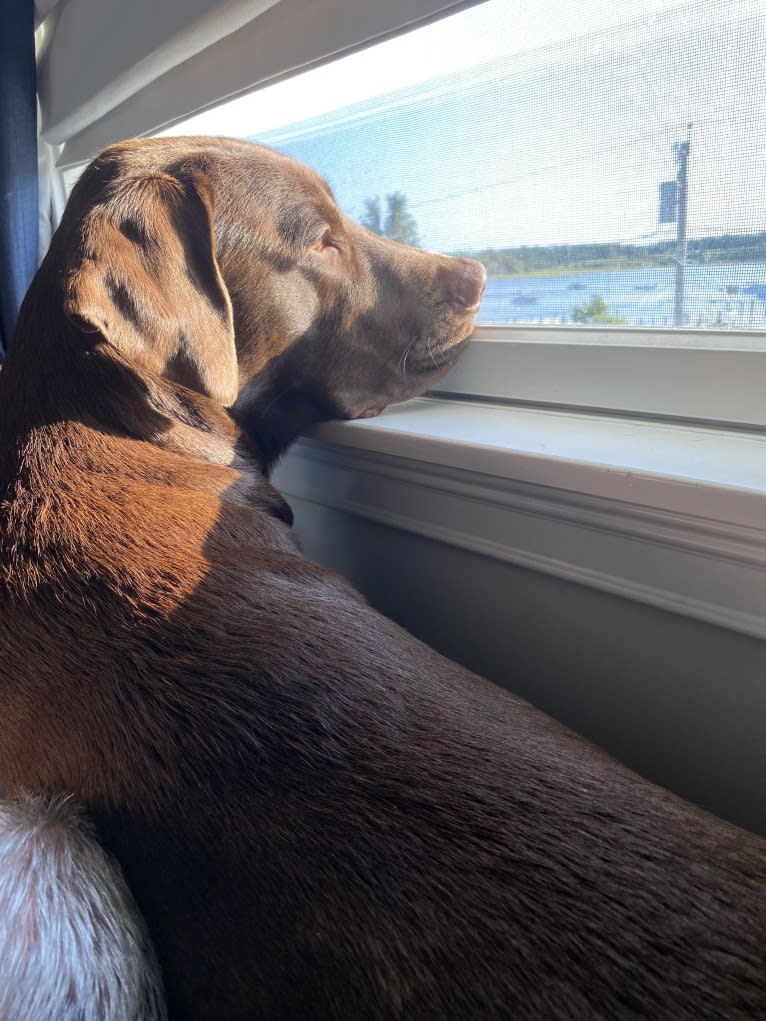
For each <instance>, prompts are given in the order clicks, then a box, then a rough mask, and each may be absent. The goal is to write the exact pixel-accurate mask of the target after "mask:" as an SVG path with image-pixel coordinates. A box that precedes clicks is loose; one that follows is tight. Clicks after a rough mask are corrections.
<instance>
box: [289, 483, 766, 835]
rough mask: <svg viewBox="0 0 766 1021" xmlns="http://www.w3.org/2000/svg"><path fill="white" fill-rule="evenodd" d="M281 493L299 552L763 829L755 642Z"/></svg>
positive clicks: (606, 743) (764, 670) (763, 712)
mask: <svg viewBox="0 0 766 1021" xmlns="http://www.w3.org/2000/svg"><path fill="white" fill-rule="evenodd" d="M287 495H288V499H289V500H290V503H291V506H292V507H293V510H294V511H295V515H296V529H297V531H298V534H299V535H300V537H301V541H302V543H303V546H304V550H305V552H306V553H307V555H308V556H310V557H312V558H313V559H315V560H318V561H320V562H322V563H325V564H327V565H328V566H331V567H333V568H335V569H336V570H339V571H340V572H341V573H343V574H345V575H346V576H347V577H349V578H350V579H351V580H352V581H353V582H354V583H355V584H356V585H357V587H358V588H359V589H360V590H361V591H362V592H364V593H365V595H367V597H368V598H369V599H370V600H371V601H372V602H373V603H374V604H375V605H376V606H377V607H378V608H379V609H380V610H381V611H382V612H383V613H386V614H387V615H389V616H390V617H393V618H394V619H395V620H397V621H398V622H399V623H401V624H402V625H403V626H405V627H406V628H408V629H409V630H410V631H411V632H413V633H414V634H416V635H417V636H418V637H420V638H422V639H423V640H424V641H426V642H428V643H429V644H430V645H432V646H433V647H434V648H436V649H438V650H439V651H440V652H443V653H444V654H446V655H447V656H450V657H451V658H453V659H455V660H458V661H459V662H461V663H463V664H464V665H465V666H467V667H469V668H470V669H472V670H475V671H476V672H478V673H480V674H483V675H484V676H485V677H488V678H490V679H491V680H493V681H496V682H497V683H499V684H501V685H504V686H506V687H508V688H510V689H512V690H513V691H515V692H517V693H518V694H520V695H521V696H523V697H524V698H526V699H528V700H529V701H530V702H532V703H534V704H535V705H537V706H539V707H540V708H542V709H544V710H545V711H546V712H549V713H550V714H551V715H553V716H556V717H557V718H559V719H560V720H562V721H563V722H564V723H566V724H568V725H569V726H571V727H573V728H574V729H576V730H578V731H580V732H581V733H582V734H584V735H585V736H587V737H588V738H590V739H591V740H593V741H595V742H596V743H597V744H600V745H601V746H603V747H604V748H606V749H607V750H609V751H610V752H611V753H612V754H614V755H615V756H617V757H618V758H620V759H622V760H623V761H624V762H625V763H627V764H628V765H630V766H632V767H633V768H634V769H636V770H638V771H639V772H640V773H642V774H643V775H645V776H646V777H648V778H650V779H652V780H654V781H655V782H657V783H660V784H662V785H664V786H666V787H669V788H670V789H672V790H674V791H675V792H676V793H678V794H681V795H682V796H684V797H686V798H688V799H689V800H691V801H694V802H696V803H698V804H700V805H702V806H703V807H705V808H708V809H710V810H711V811H714V812H716V813H717V814H719V815H721V816H723V817H726V818H729V819H731V820H733V821H735V822H737V823H739V824H740V825H743V826H746V827H748V828H750V829H754V830H756V831H758V832H763V833H766V736H765V735H764V732H763V721H764V720H765V719H766V643H764V642H762V641H759V640H758V639H755V638H748V637H746V636H743V635H739V634H735V633H734V632H729V631H727V630H725V629H723V628H718V627H712V626H708V625H705V624H703V623H699V622H697V621H694V620H691V619H688V618H686V617H681V616H676V615H674V614H671V613H667V612H664V611H661V610H656V609H653V608H651V607H647V606H643V605H640V604H638V603H633V602H631V601H628V600H626V599H621V598H616V597H614V596H610V595H607V594H604V593H601V592H598V591H595V590H591V589H588V588H585V587H582V586H579V585H575V584H571V583H568V582H565V581H561V580H558V579H556V578H553V577H550V576H547V575H542V574H537V573H535V572H533V571H528V570H525V569H522V568H517V567H514V566H511V565H509V564H506V563H500V562H497V561H494V560H492V559H490V558H488V557H483V556H479V555H476V554H472V553H468V552H465V551H463V550H460V549H457V548H455V547H452V546H448V545H444V544H442V543H439V542H435V541H432V540H428V539H423V538H420V537H418V536H414V535H412V534H410V533H407V532H404V531H400V530H398V529H394V528H389V527H386V526H382V525H379V524H376V523H373V522H370V521H368V520H365V519H362V518H359V517H355V516H353V515H350V514H346V513H342V512H339V511H337V510H334V509H332V508H329V507H327V506H323V505H319V504H317V503H312V502H309V501H307V500H302V499H298V498H295V497H293V496H290V494H287Z"/></svg>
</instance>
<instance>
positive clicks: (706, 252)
mask: <svg viewBox="0 0 766 1021" xmlns="http://www.w3.org/2000/svg"><path fill="white" fill-rule="evenodd" d="M675 248H676V244H675V241H662V242H657V243H655V244H652V245H623V244H588V245H521V246H519V247H518V248H485V249H482V250H479V251H477V250H475V249H474V250H462V251H460V252H454V253H452V254H455V255H467V256H470V257H472V258H474V259H478V260H479V262H482V263H483V264H484V265H485V267H486V269H487V274H488V276H489V277H490V278H491V279H493V278H494V279H501V278H505V277H525V276H536V277H540V276H563V275H569V274H576V273H583V274H585V273H614V272H620V271H623V272H629V271H631V270H639V269H664V268H669V267H671V268H672V267H673V266H675V264H676V262H675V258H674V254H675ZM687 259H688V265H690V266H713V265H716V264H731V265H736V264H740V263H750V264H755V265H760V264H766V232H761V233H759V234H723V235H717V236H714V237H704V238H694V239H692V240H690V241H689V245H688V256H687Z"/></svg>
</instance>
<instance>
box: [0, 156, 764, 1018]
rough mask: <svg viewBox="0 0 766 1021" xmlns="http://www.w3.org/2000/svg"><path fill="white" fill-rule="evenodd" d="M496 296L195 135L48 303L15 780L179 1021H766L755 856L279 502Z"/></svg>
mask: <svg viewBox="0 0 766 1021" xmlns="http://www.w3.org/2000/svg"><path fill="white" fill-rule="evenodd" d="M483 283H484V275H483V271H481V269H480V268H479V267H478V266H477V265H476V264H475V263H472V262H470V261H468V260H453V259H448V258H445V257H442V256H435V255H431V254H428V253H423V252H417V251H413V250H409V249H406V248H403V247H402V246H398V245H395V244H393V243H391V242H386V241H384V240H382V239H378V238H375V237H373V236H372V235H370V234H368V233H367V232H365V231H364V230H362V228H360V227H358V226H356V225H353V224H351V223H350V222H349V221H348V220H347V219H346V218H345V217H344V216H343V215H342V214H341V213H340V212H339V210H338V209H337V207H336V206H335V204H334V202H333V201H332V197H331V195H330V193H329V191H328V189H327V187H326V185H325V184H324V183H323V182H322V181H321V180H320V179H319V178H317V177H316V175H314V174H313V173H312V172H311V171H309V170H307V169H306V168H303V167H301V166H300V165H298V164H296V163H295V162H293V161H292V160H289V159H287V158H285V157H282V156H279V155H277V154H274V153H271V152H269V151H268V150H265V149H263V148H261V147H258V146H254V145H249V144H246V143H237V142H225V141H221V140H213V139H203V140H191V139H185V140H164V141H148V142H131V143H125V144H123V145H121V146H118V147H115V148H113V149H111V150H109V151H107V152H106V153H105V154H103V155H102V156H101V157H99V159H98V160H97V161H96V162H95V164H94V165H93V166H92V167H91V168H90V169H89V170H88V171H87V172H86V173H85V175H84V176H83V178H82V179H81V181H80V183H79V184H78V186H77V187H76V189H75V191H74V193H73V195H72V198H71V200H70V204H69V207H68V210H67V213H66V215H65V218H64V222H63V223H62V226H61V228H60V229H59V231H58V233H57V235H56V237H55V238H54V241H53V244H52V246H51V250H50V253H49V255H48V257H47V258H46V260H45V262H44V264H43V266H42V268H41V270H40V271H39V273H38V276H37V278H36V279H35V282H34V283H33V285H32V287H31V289H30V292H29V295H28V297H27V300H26V302H25V305H24V308H23V309H22V313H21V316H20V319H19V324H18V328H17V331H16V334H15V336H14V339H13V341H12V343H11V345H10V351H9V354H8V358H7V363H6V366H5V368H4V370H3V372H2V374H0V494H1V498H2V525H1V531H0V781H2V782H3V783H4V784H5V785H6V787H7V788H8V789H9V791H10V792H11V793H13V792H15V791H17V790H19V789H21V788H27V789H32V790H39V791H45V792H51V793H67V794H74V795H75V796H76V797H77V798H78V799H79V800H80V801H81V802H82V803H83V804H84V805H85V806H86V808H87V810H88V812H89V814H90V816H91V818H92V819H93V821H94V823H95V825H96V827H97V830H98V833H99V835H100V837H101V839H102V840H103V842H104V845H105V847H106V848H108V849H109V851H110V852H111V853H113V854H114V856H115V857H116V858H117V860H118V861H119V863H120V865H121V867H122V869H123V870H124V873H125V875H126V877H127V879H128V882H129V885H130V887H131V890H132V892H133V894H134V896H135V898H136V900H137V902H138V904H139V906H140V908H141V911H142V912H143V914H144V917H145V918H146V920H147V923H148V926H149V930H150V933H151V936H152V939H153V941H154V944H155V946H156V950H157V955H158V958H159V961H160V964H161V966H162V969H163V977H164V981H165V986H166V989H167V992H168V999H169V1010H170V1017H171V1018H176V1019H184V1021H188V1019H200V1021H202V1019H205V1021H207V1019H210V1018H215V1019H216V1021H230V1019H231V1021H233V1019H242V1021H244V1019H271V1021H274V1019H284V1021H300V1019H322V1021H325V1019H328V1021H329V1019H336V1021H376V1019H380V1021H384V1019H385V1021H394V1019H408V1021H433V1019H435V1018H440V1019H455V1021H458V1019H460V1021H465V1019H473V1021H493V1019H494V1021H507V1019H510V1018H513V1019H514V1021H524V1019H529V1021H540V1019H586V1018H587V1019H589V1021H591V1019H607V1018H608V1019H617V1018H619V1019H634V1018H645V1019H655V1021H657V1019H667V1021H684V1019H688V1021H700V1019H703V1018H711V1019H712V1018H722V1019H723V1018H725V1019H727V1021H733V1019H742V1021H745V1019H747V1021H752V1019H754V1018H764V1017H766V845H765V844H764V842H763V841H762V840H760V839H759V838H756V837H754V836H752V835H749V834H747V833H744V832H742V831H740V830H737V829H735V828H733V827H731V826H728V825H726V824H724V823H722V822H720V821H718V820H716V819H714V818H712V817H710V816H708V815H706V814H704V813H702V812H700V811H698V810H696V809H694V808H692V807H691V806H689V805H686V804H684V803H683V802H681V801H679V800H677V799H676V798H674V797H673V796H671V795H670V794H668V793H667V792H665V791H662V790H660V789H658V788H656V787H654V786H652V785H650V784H648V783H646V782H644V781H643V780H641V779H640V778H639V777H637V776H635V775H634V774H632V773H630V772H628V771H627V770H625V769H623V768H621V767H620V766H619V765H617V764H616V763H615V762H614V761H613V760H611V759H610V758H609V757H607V756H606V755H604V754H602V753H601V752H599V751H598V750H596V749H594V748H593V747H591V746H590V745H588V744H587V743H586V742H584V741H583V740H582V739H580V738H578V737H576V736H575V735H573V734H571V733H570V732H568V731H566V730H565V729H564V728H562V727H560V726H559V725H558V724H556V723H554V722H553V721H552V720H550V719H548V718H547V717H545V716H543V715H542V714H540V713H538V712H536V711H535V710H533V709H532V708H531V707H529V706H528V705H526V704H524V703H523V702H520V701H519V700H517V699H515V698H514V697H512V696H511V695H509V694H506V693H504V692H502V691H500V690H498V689H496V688H495V687H493V686H491V685H489V684H487V683H486V682H484V681H482V680H481V679H479V678H477V677H475V676H473V675H471V674H468V673H467V672H466V671H465V670H463V669H461V668H460V667H458V666H456V665H455V664H453V663H450V662H448V661H447V660H445V659H443V658H442V657H440V656H438V655H437V654H436V653H434V652H432V651H431V650H430V649H428V648H426V647H425V646H423V645H422V644H420V643H419V642H417V641H416V640H415V639H413V638H412V637H410V636H409V635H408V634H406V633H405V632H403V631H402V630H401V629H399V628H398V627H396V626H395V625H394V624H392V623H391V622H390V621H388V620H386V619H385V618H383V617H381V616H380V615H379V614H377V613H376V612H375V611H373V610H372V609H371V608H370V607H369V606H368V605H367V604H366V603H365V601H364V600H363V599H362V598H361V597H360V596H359V595H358V594H357V593H356V592H354V590H353V589H352V588H351V587H350V585H349V584H348V583H347V582H345V581H344V580H343V579H342V578H340V577H338V576H336V575H334V574H332V573H331V572H329V571H327V570H325V569H323V568H321V567H319V566H317V565H315V564H313V563H310V562H308V561H307V560H305V559H304V558H302V556H301V555H300V552H299V550H298V547H297V545H296V542H295V540H294V538H293V535H292V533H291V531H290V528H289V523H290V513H289V509H288V508H287V506H286V505H285V503H284V502H283V501H282V499H281V498H280V497H279V495H278V494H277V493H276V492H275V491H274V490H273V489H272V488H271V486H270V485H269V483H268V481H267V479H266V476H265V474H264V469H265V468H267V467H268V465H270V464H271V463H272V462H273V460H274V458H275V457H277V456H278V455H279V453H280V452H281V451H282V450H283V449H284V447H285V446H286V445H287V444H288V443H289V442H290V440H291V439H292V438H293V437H294V436H295V435H297V433H298V432H299V431H300V430H301V429H303V428H304V427H305V426H306V425H307V424H309V423H310V422H312V421H317V420H319V419H321V418H329V417H350V416H353V415H358V414H367V413H374V412H376V411H378V410H380V408H382V407H383V406H384V405H386V404H388V403H390V402H391V401H394V400H399V399H403V398H405V397H408V396H412V395H413V394H416V393H420V392H422V391H423V390H424V389H425V388H426V387H427V386H429V385H430V384H431V383H432V382H433V381H434V380H435V379H436V378H438V376H439V375H440V374H441V373H443V372H444V371H446V369H447V368H448V367H449V366H450V364H452V363H453V362H454V360H455V358H456V357H457V354H458V353H459V351H460V349H461V348H462V345H463V343H464V342H465V339H466V338H467V336H468V334H469V332H470V329H471V323H472V319H473V315H474V313H475V309H476V306H477V304H478V301H479V298H480V295H481V290H482V288H483ZM227 406H230V410H229V411H227V410H225V407H227Z"/></svg>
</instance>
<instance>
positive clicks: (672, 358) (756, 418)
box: [434, 325, 766, 432]
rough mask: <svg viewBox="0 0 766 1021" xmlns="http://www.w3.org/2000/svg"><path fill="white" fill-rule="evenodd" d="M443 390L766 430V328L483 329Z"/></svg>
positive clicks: (497, 399) (450, 393)
mask: <svg viewBox="0 0 766 1021" xmlns="http://www.w3.org/2000/svg"><path fill="white" fill-rule="evenodd" d="M434 393H435V394H438V395H440V396H450V397H457V398H460V397H463V398H469V399H471V400H476V399H479V400H482V399H483V400H489V401H495V402H511V403H514V404H523V405H533V406H540V407H555V408H569V409H577V410H583V411H588V412H592V411H596V412H606V413H612V414H620V415H628V416H632V417H643V416H650V417H653V418H662V419H668V420H677V419H680V420H684V421H691V422H704V423H712V424H719V425H721V426H725V427H727V428H729V427H732V426H735V427H740V428H743V429H747V430H752V431H757V432H761V431H764V430H766V400H764V394H766V331H760V330H747V331H745V330H742V331H738V330H724V329H721V330H715V331H711V330H689V329H684V328H682V329H676V330H667V329H648V328H644V327H641V328H638V327H636V328H628V327H614V326H612V327H581V326H563V325H555V326H536V325H530V326H518V325H514V326H477V327H476V329H475V331H474V335H473V339H472V341H471V343H470V344H469V345H468V347H467V348H466V350H465V352H464V353H463V355H462V356H461V359H460V361H459V362H458V364H457V366H456V367H455V368H454V369H453V370H452V371H451V372H450V374H449V375H448V376H447V377H445V379H444V380H442V381H441V383H440V384H438V385H437V386H436V387H435V388H434Z"/></svg>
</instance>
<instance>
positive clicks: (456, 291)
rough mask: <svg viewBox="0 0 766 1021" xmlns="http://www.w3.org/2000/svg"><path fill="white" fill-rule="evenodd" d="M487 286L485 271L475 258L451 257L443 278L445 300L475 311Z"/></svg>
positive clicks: (466, 309)
mask: <svg viewBox="0 0 766 1021" xmlns="http://www.w3.org/2000/svg"><path fill="white" fill-rule="evenodd" d="M486 286H487V271H486V270H485V269H484V267H483V266H482V264H481V263H480V262H477V261H476V259H466V258H464V257H463V256H459V257H457V258H453V259H452V260H451V265H450V268H449V269H448V270H447V273H446V275H445V280H444V288H445V291H446V293H447V296H448V298H447V300H448V301H451V302H452V304H453V305H457V306H458V307H459V308H460V309H464V310H465V311H466V312H476V311H477V310H478V308H479V304H480V302H481V296H482V294H484V288H485V287H486Z"/></svg>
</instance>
